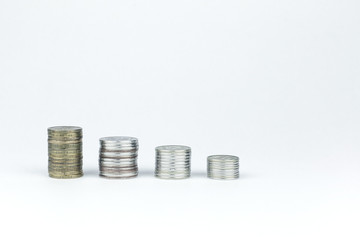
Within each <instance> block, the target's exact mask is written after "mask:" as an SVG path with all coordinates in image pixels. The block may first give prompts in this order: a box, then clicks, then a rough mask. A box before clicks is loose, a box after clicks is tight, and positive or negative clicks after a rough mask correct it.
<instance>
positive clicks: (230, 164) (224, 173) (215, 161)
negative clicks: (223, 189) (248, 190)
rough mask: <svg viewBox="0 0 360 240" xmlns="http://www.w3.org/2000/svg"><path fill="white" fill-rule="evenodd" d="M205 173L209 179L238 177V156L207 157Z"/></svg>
mask: <svg viewBox="0 0 360 240" xmlns="http://www.w3.org/2000/svg"><path fill="white" fill-rule="evenodd" d="M207 175H208V177H209V178H211V179H218V180H231V179H237V178H239V176H240V174H239V157H237V156H232V155H212V156H209V157H208V158H207Z"/></svg>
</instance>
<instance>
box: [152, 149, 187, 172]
mask: <svg viewBox="0 0 360 240" xmlns="http://www.w3.org/2000/svg"><path fill="white" fill-rule="evenodd" d="M155 151H156V167H155V176H156V177H158V178H162V179H184V178H188V177H190V159H191V148H190V147H187V146H181V145H166V146H160V147H157V148H156V149H155Z"/></svg>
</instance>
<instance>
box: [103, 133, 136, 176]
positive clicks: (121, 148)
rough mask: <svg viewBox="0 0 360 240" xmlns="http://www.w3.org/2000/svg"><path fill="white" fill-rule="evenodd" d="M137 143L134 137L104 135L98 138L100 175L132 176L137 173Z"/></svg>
mask: <svg viewBox="0 0 360 240" xmlns="http://www.w3.org/2000/svg"><path fill="white" fill-rule="evenodd" d="M138 149H139V144H138V140H137V138H134V137H104V138H101V139H100V158H99V168H100V176H102V177H107V178H133V177H136V176H137V175H138V166H137V156H138Z"/></svg>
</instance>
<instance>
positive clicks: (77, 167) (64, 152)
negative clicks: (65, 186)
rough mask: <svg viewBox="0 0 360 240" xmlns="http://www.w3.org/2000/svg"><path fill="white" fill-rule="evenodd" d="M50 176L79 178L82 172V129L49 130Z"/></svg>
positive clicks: (55, 128)
mask: <svg viewBox="0 0 360 240" xmlns="http://www.w3.org/2000/svg"><path fill="white" fill-rule="evenodd" d="M48 156H49V165H48V170H49V176H50V177H52V178H78V177H81V176H82V175H83V171H82V159H83V156H82V128H80V127H71V126H64V127H62V126H59V127H50V128H48Z"/></svg>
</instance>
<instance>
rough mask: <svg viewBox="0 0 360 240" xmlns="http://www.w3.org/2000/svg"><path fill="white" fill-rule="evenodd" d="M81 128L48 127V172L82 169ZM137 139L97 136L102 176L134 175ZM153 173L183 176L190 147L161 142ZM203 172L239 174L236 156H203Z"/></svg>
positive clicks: (70, 174)
mask: <svg viewBox="0 0 360 240" xmlns="http://www.w3.org/2000/svg"><path fill="white" fill-rule="evenodd" d="M82 137H83V135H82V129H81V128H80V127H72V126H61V127H51V128H48V145H49V146H48V155H49V167H48V170H49V176H50V177H53V178H77V177H81V176H82V175H83V171H82V158H83V155H82ZM138 149H139V143H138V140H137V138H134V137H104V138H101V139H100V151H99V170H100V174H99V175H100V176H101V177H106V178H133V177H136V176H137V175H138V165H137V156H138ZM155 152H156V159H155V176H156V177H158V178H161V179H185V178H189V177H190V172H191V148H190V147H187V146H182V145H165V146H159V147H157V148H156V149H155ZM207 176H208V177H209V178H211V179H227V180H230V179H237V178H239V158H238V157H236V156H231V155H213V156H209V157H208V159H207Z"/></svg>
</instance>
